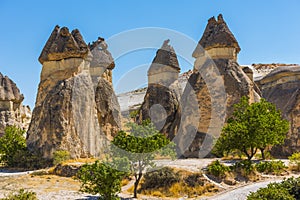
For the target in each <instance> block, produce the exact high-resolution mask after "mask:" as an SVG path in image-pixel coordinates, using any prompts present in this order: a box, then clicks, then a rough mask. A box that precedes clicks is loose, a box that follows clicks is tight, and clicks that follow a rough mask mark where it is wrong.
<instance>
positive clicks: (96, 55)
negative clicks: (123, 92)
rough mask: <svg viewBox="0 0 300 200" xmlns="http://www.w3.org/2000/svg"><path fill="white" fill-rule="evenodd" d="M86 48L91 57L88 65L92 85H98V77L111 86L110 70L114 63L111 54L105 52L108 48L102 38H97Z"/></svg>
mask: <svg viewBox="0 0 300 200" xmlns="http://www.w3.org/2000/svg"><path fill="white" fill-rule="evenodd" d="M88 46H89V49H90V51H91V53H92V55H93V59H92V61H91V64H90V74H91V76H92V80H93V83H94V85H95V86H97V85H98V79H99V78H100V77H102V78H104V79H105V80H107V81H108V82H109V83H111V84H112V70H113V69H114V68H115V63H114V59H113V57H112V56H111V53H110V52H109V51H108V50H107V47H108V46H107V44H106V43H105V41H104V38H101V37H99V38H98V40H97V41H95V42H93V43H92V44H89V45H88Z"/></svg>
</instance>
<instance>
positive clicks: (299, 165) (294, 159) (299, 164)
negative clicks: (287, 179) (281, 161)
mask: <svg viewBox="0 0 300 200" xmlns="http://www.w3.org/2000/svg"><path fill="white" fill-rule="evenodd" d="M289 161H290V166H291V169H292V170H294V171H300V152H299V153H293V154H292V155H291V156H290V157H289Z"/></svg>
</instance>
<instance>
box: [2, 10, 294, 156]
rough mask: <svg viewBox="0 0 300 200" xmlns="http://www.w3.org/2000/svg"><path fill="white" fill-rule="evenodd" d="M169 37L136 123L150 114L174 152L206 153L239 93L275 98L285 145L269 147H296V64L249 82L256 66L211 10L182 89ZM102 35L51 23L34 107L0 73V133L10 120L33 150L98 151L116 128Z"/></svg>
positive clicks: (277, 151)
mask: <svg viewBox="0 0 300 200" xmlns="http://www.w3.org/2000/svg"><path fill="white" fill-rule="evenodd" d="M169 42H170V41H169V40H166V41H164V42H163V45H162V47H161V48H160V49H159V50H158V51H157V53H156V56H155V58H154V59H153V62H152V64H151V66H150V68H149V70H148V88H147V92H146V95H145V97H144V102H143V103H142V105H141V107H140V108H139V110H138V114H137V116H136V118H135V120H136V122H141V121H142V120H145V119H151V121H152V122H153V123H154V125H155V126H156V128H157V129H158V130H159V131H160V132H161V133H162V134H165V135H166V136H167V137H168V138H170V139H171V140H173V141H174V142H175V143H176V144H177V152H178V156H179V157H195V158H201V157H205V156H210V151H211V148H212V144H213V140H214V138H216V137H217V136H218V135H219V134H220V131H221V128H222V127H223V125H224V123H226V120H227V119H228V118H229V117H230V116H231V114H232V112H233V105H234V104H236V103H238V102H239V100H240V98H241V97H242V96H248V97H249V99H250V102H257V101H259V100H260V98H261V97H263V98H265V99H267V100H268V101H270V102H272V103H274V104H275V105H276V106H277V108H278V109H280V110H281V112H282V115H283V117H284V118H286V119H288V120H289V121H290V130H289V132H288V135H287V139H286V140H285V143H284V145H281V146H276V147H274V148H273V149H272V153H273V154H274V155H276V156H287V155H290V154H291V153H293V152H296V151H299V150H300V136H299V133H300V97H299V94H300V91H299V88H300V67H299V66H297V65H295V66H281V67H276V68H275V69H274V70H273V71H271V72H270V73H269V74H268V75H267V76H265V77H263V78H261V79H260V80H256V81H254V79H253V71H252V69H251V68H249V67H242V66H240V65H239V64H238V63H237V56H238V53H239V52H240V50H241V48H240V46H239V44H238V42H237V40H236V38H235V37H234V35H233V34H232V32H231V31H230V30H229V28H228V26H227V24H226V22H225V21H224V19H223V17H222V15H219V16H218V18H217V19H215V18H214V17H212V18H211V19H209V20H208V24H207V26H206V29H205V31H204V34H203V36H202V37H201V39H200V41H199V43H198V45H197V46H196V47H195V50H194V52H193V54H192V55H193V57H194V58H195V63H194V68H193V70H192V74H191V75H190V77H189V79H188V82H187V84H186V86H185V88H181V86H180V84H179V83H178V75H179V73H180V66H179V63H178V60H177V55H176V52H175V50H174V48H173V47H172V46H171V45H169ZM107 48H108V45H107V44H106V42H105V41H104V39H103V38H101V37H99V38H98V39H97V40H96V41H95V42H92V43H91V44H86V42H85V41H84V39H83V37H82V35H81V34H80V32H79V30H77V29H75V30H73V31H72V32H70V31H69V29H68V28H67V27H62V28H60V27H59V26H56V27H55V28H54V30H53V32H52V33H51V35H50V37H49V39H48V41H47V42H46V44H45V46H44V48H43V50H42V53H41V55H40V57H39V62H40V63H41V64H42V65H43V67H42V71H41V76H40V77H41V78H40V83H39V87H38V94H37V98H36V103H35V107H34V109H33V111H32V113H31V111H30V109H29V107H28V106H23V105H22V101H23V99H24V97H23V95H22V94H21V93H20V91H19V89H18V88H17V86H16V84H15V83H14V82H13V81H12V80H10V79H9V78H8V77H7V76H3V75H2V74H1V73H0V136H1V134H3V132H4V128H5V127H6V126H8V125H16V126H19V127H21V128H23V129H25V130H27V136H26V137H27V138H26V139H27V146H28V148H29V150H30V151H32V152H35V153H37V154H39V155H42V156H43V157H44V158H51V157H52V155H53V152H55V151H57V150H66V151H69V152H70V153H71V157H73V158H79V157H88V156H94V157H100V156H102V155H103V154H105V151H106V150H107V145H109V142H110V140H111V139H112V138H113V137H114V136H115V135H116V134H117V132H118V131H119V130H120V129H121V128H122V127H121V125H122V124H121V118H122V117H121V114H120V106H119V103H118V99H117V97H116V95H115V92H114V89H113V86H112V70H113V69H114V67H115V63H114V59H113V57H112V55H111V53H110V52H109V51H108V50H107Z"/></svg>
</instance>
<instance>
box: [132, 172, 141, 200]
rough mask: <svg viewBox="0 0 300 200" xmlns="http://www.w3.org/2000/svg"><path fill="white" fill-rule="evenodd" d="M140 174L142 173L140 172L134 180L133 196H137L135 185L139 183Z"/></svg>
mask: <svg viewBox="0 0 300 200" xmlns="http://www.w3.org/2000/svg"><path fill="white" fill-rule="evenodd" d="M142 176H143V173H141V172H140V173H139V174H138V175H137V176H136V180H135V182H134V190H133V198H137V187H138V185H139V183H140V180H141V178H142Z"/></svg>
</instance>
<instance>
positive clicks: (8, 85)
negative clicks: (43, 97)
mask: <svg viewBox="0 0 300 200" xmlns="http://www.w3.org/2000/svg"><path fill="white" fill-rule="evenodd" d="M23 99H24V96H23V94H21V92H20V90H19V88H18V87H17V85H16V84H15V83H14V82H13V81H12V80H11V79H10V78H8V77H7V76H4V75H2V74H1V73H0V136H1V135H2V134H3V133H4V129H5V127H6V126H12V125H14V126H18V127H20V128H22V129H24V130H27V129H28V126H29V123H30V119H31V111H30V108H29V106H24V105H23V104H22V102H23Z"/></svg>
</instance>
